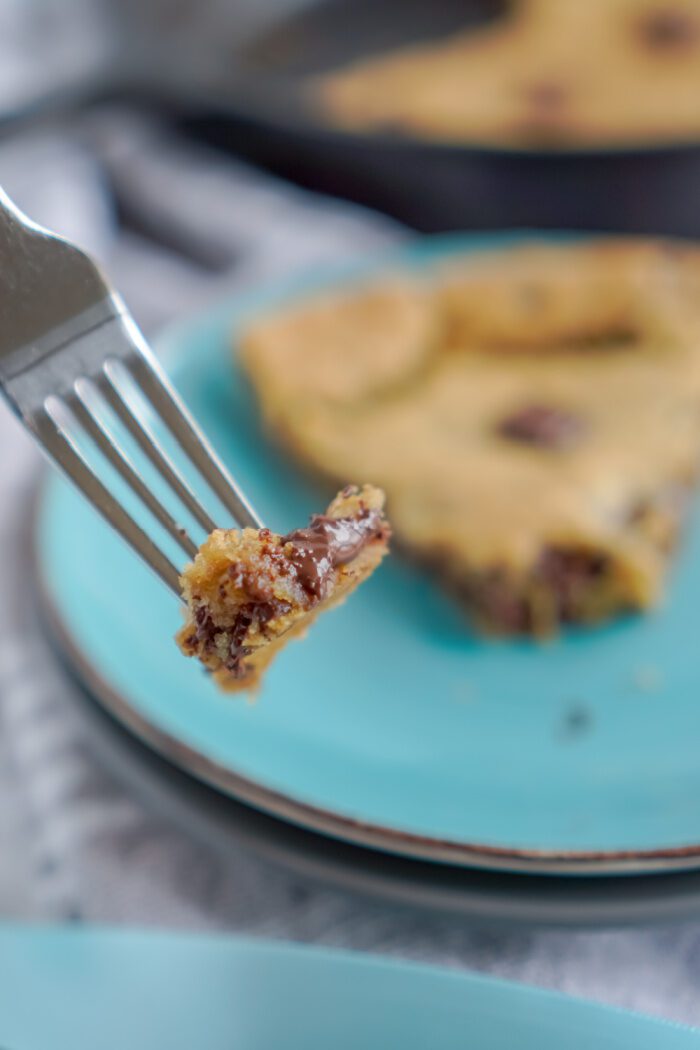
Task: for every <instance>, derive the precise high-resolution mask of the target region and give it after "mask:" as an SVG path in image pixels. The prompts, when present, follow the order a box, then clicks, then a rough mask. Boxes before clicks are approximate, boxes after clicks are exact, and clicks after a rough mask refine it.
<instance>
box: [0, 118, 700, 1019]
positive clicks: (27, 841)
mask: <svg viewBox="0 0 700 1050" xmlns="http://www.w3.org/2000/svg"><path fill="white" fill-rule="evenodd" d="M0 182H3V183H4V184H5V185H6V186H7V189H8V190H9V192H10V193H13V194H14V195H15V196H16V197H17V199H18V201H19V202H20V204H22V205H23V206H24V207H25V208H26V210H27V211H28V212H29V213H30V214H31V215H32V216H33V217H34V218H36V219H38V220H39V221H44V222H46V223H47V224H48V225H50V226H53V227H54V228H56V229H58V230H60V231H61V232H64V233H65V234H66V235H68V236H73V237H75V238H76V239H78V240H80V241H81V242H82V243H84V244H87V245H89V246H90V247H91V248H92V250H93V251H94V252H95V253H96V254H97V255H98V256H99V257H100V258H101V259H102V261H103V262H104V264H105V266H106V267H107V269H108V271H109V273H110V274H111V276H112V277H113V279H114V281H115V283H116V284H117V285H118V287H119V288H120V289H121V291H122V292H123V294H124V296H125V298H126V300H127V302H128V303H129V304H130V306H131V308H132V309H133V311H134V313H135V315H136V316H137V318H138V319H139V321H140V322H141V324H142V325H143V327H144V328H145V330H146V331H147V333H153V331H154V330H155V329H156V328H157V327H159V326H160V325H161V324H162V323H164V322H165V321H168V320H170V319H171V318H173V317H175V316H178V315H180V314H184V313H186V312H188V311H189V310H191V309H194V308H197V307H200V306H202V305H204V304H206V303H207V302H208V301H211V300H214V299H216V298H217V297H219V296H220V295H222V294H230V293H231V292H233V291H235V290H236V289H241V288H245V287H250V286H252V285H255V284H259V283H260V282H263V281H266V280H270V279H272V278H274V277H276V276H278V275H280V274H284V273H288V272H289V271H290V270H292V269H295V268H300V267H302V266H304V267H308V266H322V265H324V264H325V263H327V262H334V261H336V260H337V259H338V258H340V257H345V258H350V257H352V256H353V255H356V254H366V253H367V252H372V251H373V250H375V249H378V248H383V247H385V246H387V245H390V244H392V243H393V242H394V241H398V240H399V239H400V238H401V237H402V236H404V232H403V231H402V230H401V229H400V228H398V227H397V226H395V225H394V224H393V223H391V222H389V221H388V220H386V219H383V218H381V217H379V216H376V215H371V214H369V213H367V212H364V211H362V210H360V209H357V208H353V207H351V206H348V205H343V204H339V203H337V202H331V201H328V200H324V199H319V198H316V197H312V196H310V195H308V194H306V193H303V192H301V191H299V190H295V189H293V188H291V187H289V186H287V185H284V184H282V183H280V182H278V181H276V180H273V179H271V178H268V177H265V176H263V175H261V174H260V173H258V172H256V171H253V170H251V169H249V168H247V167H245V166H244V165H242V164H238V163H234V162H233V161H227V160H223V159H221V158H219V157H218V156H216V157H215V156H213V155H209V154H208V153H207V152H205V151H203V150H197V149H194V148H193V147H190V146H186V145H184V144H183V143H181V142H179V141H177V140H174V139H172V138H170V137H168V136H166V135H165V134H163V133H162V132H161V131H160V130H159V129H158V128H157V127H154V126H152V125H150V124H147V123H144V122H142V121H135V120H134V119H133V118H131V117H128V116H126V115H124V114H118V113H102V114H100V115H99V119H97V120H96V119H93V120H90V121H87V122H85V123H84V124H82V125H81V126H80V128H79V129H77V130H72V131H71V132H70V133H68V132H65V133H63V134H61V135H45V136H42V137H34V138H28V139H25V140H20V141H17V142H15V143H13V144H12V146H10V147H8V146H4V147H3V148H2V149H0ZM114 190H116V194H117V197H118V199H119V201H120V211H121V213H122V214H123V215H125V216H127V217H129V216H130V230H126V231H125V230H124V229H123V227H120V226H119V225H118V224H117V222H116V219H115V210H114V207H113V206H112V205H111V204H110V201H112V200H113V197H112V192H113V191H114ZM149 216H150V218H149ZM149 223H150V229H149ZM158 231H160V232H158ZM166 242H167V243H168V245H169V247H165V246H164V244H165V243H166ZM173 245H175V248H174V249H173ZM0 448H2V461H1V462H2V466H1V469H0V540H1V542H2V549H3V551H4V552H5V557H4V561H3V572H2V573H1V574H0V728H1V733H0V858H2V859H1V860H0V910H2V913H3V914H5V915H22V916H28V917H32V918H44V919H58V920H68V921H86V922H101V923H104V922H116V923H132V924H145V925H159V926H167V927H179V928H193V929H229V930H241V931H245V932H248V933H255V934H261V935H265V936H275V937H281V938H294V939H300V940H305V941H311V942H315V943H323V944H331V945H340V946H344V947H350V948H356V949H362V950H371V951H378V952H385V953H389V954H392V955H400V956H403V957H408V958H414V959H422V960H429V961H434V962H441V963H445V964H448V965H451V966H460V967H464V966H468V967H471V968H474V969H478V970H484V971H488V972H491V973H495V974H500V975H503V976H507V977H510V978H514V979H518V980H523V981H528V982H531V983H534V984H539V985H544V986H548V987H552V988H559V989H561V990H563V991H566V992H572V993H577V994H580V995H585V996H590V997H592V998H594V999H598V1000H601V1001H606V1002H609V1003H615V1004H618V1005H621V1006H627V1007H633V1008H637V1009H639V1010H643V1011H647V1012H649V1013H656V1014H659V1015H661V1016H665V1017H668V1018H672V1019H675V1020H678V1021H686V1022H690V1023H695V1024H700V994H699V991H698V985H699V982H700V924H697V923H693V924H688V925H686V926H685V927H678V926H676V927H669V928H661V927H658V928H652V929H639V930H623V931H614V930H608V931H598V932H572V931H566V930H540V931H524V930H522V929H515V930H513V931H512V932H511V931H508V930H505V931H504V930H502V929H500V930H498V931H491V932H488V931H486V932H485V931H483V930H481V931H476V930H474V929H470V928H469V927H467V926H466V925H464V924H462V923H459V922H457V921H450V920H448V919H445V918H442V919H439V918H428V917H426V915H425V914H421V915H419V914H412V913H410V912H405V911H404V912H398V911H390V910H386V911H382V910H381V909H379V908H378V907H377V906H376V905H375V906H373V905H370V904H368V903H363V902H362V901H361V900H360V899H359V898H356V897H353V896H352V895H350V894H344V893H341V892H340V891H338V890H330V889H327V888H323V887H319V886H317V885H313V884H306V883H305V882H304V881H303V880H302V879H301V878H300V876H298V875H290V874H289V873H286V872H285V871H283V870H282V869H276V868H274V867H271V866H270V865H269V864H266V863H264V862H263V861H261V859H260V858H259V857H258V856H256V855H254V854H252V853H248V852H247V851H246V850H244V849H242V850H241V851H240V853H239V854H237V855H235V856H225V855H223V854H221V853H220V852H219V851H217V850H215V849H213V848H208V847H206V846H204V845H202V842H201V840H200V838H199V837H198V836H196V835H195V834H194V833H193V832H191V831H189V830H188V829H186V828H184V827H181V826H177V825H175V824H173V823H172V822H171V821H170V820H169V819H168V818H167V817H166V816H165V815H164V814H163V813H161V812H159V811H158V808H157V807H155V806H149V805H147V804H145V803H144V802H143V801H142V800H141V799H140V797H139V796H138V794H137V793H136V792H135V791H133V790H131V789H130V787H129V785H128V784H126V783H123V782H121V781H120V780H119V778H118V777H116V776H115V775H114V773H113V772H111V771H110V770H109V769H107V768H105V767H104V764H103V762H102V760H101V758H100V754H99V752H97V751H96V750H95V749H94V748H93V746H92V745H91V736H90V733H89V732H88V730H87V727H86V724H85V717H84V714H85V712H84V711H83V710H81V707H80V706H79V705H76V703H75V700H74V689H75V687H74V686H73V685H72V683H71V682H70V680H69V679H68V678H67V676H66V674H65V672H64V670H63V668H62V667H61V665H60V663H59V661H58V660H57V658H56V655H55V654H54V652H53V651H52V650H51V648H50V647H49V645H48V644H47V642H46V640H45V638H44V635H43V633H42V631H41V629H40V626H39V623H38V621H37V614H36V608H35V605H34V603H33V601H32V597H31V593H30V580H31V569H30V561H29V549H28V548H29V545H28V524H27V522H28V517H27V511H28V503H29V501H30V499H31V492H32V486H33V481H34V477H35V473H36V469H37V463H38V456H37V454H36V452H35V450H34V448H33V447H32V446H31V444H30V442H29V440H28V439H27V437H26V436H25V435H24V433H23V432H22V430H21V429H20V427H19V425H18V424H17V423H16V422H15V420H14V419H13V418H12V417H11V416H10V415H9V413H6V412H4V411H0Z"/></svg>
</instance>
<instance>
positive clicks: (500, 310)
mask: <svg viewBox="0 0 700 1050" xmlns="http://www.w3.org/2000/svg"><path fill="white" fill-rule="evenodd" d="M699 277H700V252H698V251H697V250H695V249H692V248H683V247H678V246H674V245H670V244H664V243H661V242H658V243H657V242H651V241H643V240H639V241H637V240H634V239H626V240H625V239H600V240H587V241H579V242H570V243H567V244H558V245H553V244H546V243H542V244H540V243H537V242H534V243H532V244H529V245H526V246H520V247H514V248H511V249H509V250H503V251H499V252H492V253H481V254H478V255H471V256H469V257H468V258H467V259H465V260H464V262H463V263H462V264H456V265H453V266H451V267H450V268H448V269H447V270H444V271H438V272H434V273H433V274H432V275H429V276H428V277H426V278H424V279H423V281H422V282H420V281H418V279H414V280H413V281H412V282H409V281H407V283H406V285H405V287H404V289H403V293H404V294H403V296H398V292H397V289H398V279H397V278H393V279H391V280H388V281H386V282H382V281H381V280H378V281H376V282H375V283H374V284H370V285H369V286H367V287H365V288H356V289H354V290H350V291H348V292H347V293H346V295H345V296H344V297H343V296H339V295H337V294H336V295H334V296H331V297H328V296H325V297H319V298H318V299H317V300H312V301H309V302H306V303H304V304H302V305H300V306H297V307H294V308H289V309H287V310H286V311H283V312H281V313H279V314H278V315H276V316H274V317H271V318H263V319H261V320H260V321H258V322H257V323H254V324H252V325H251V327H250V329H249V331H248V332H247V333H246V334H245V336H244V338H243V340H242V344H241V347H240V354H241V360H242V363H243V367H244V368H245V369H246V371H247V372H248V375H249V376H250V378H251V380H252V382H253V385H254V387H255V389H256V391H257V394H258V397H259V399H260V404H261V408H262V412H263V416H264V418H265V420H266V421H267V423H268V425H269V426H270V429H271V430H272V432H273V433H274V434H275V436H276V437H277V439H278V440H279V442H280V444H281V445H282V447H283V448H284V449H285V450H286V451H288V452H289V453H291V454H292V455H294V456H295V457H296V458H297V459H298V460H299V461H300V462H301V463H303V464H305V465H307V466H309V467H311V468H312V469H314V470H315V471H317V472H318V473H319V474H321V475H323V476H325V477H326V478H329V479H333V480H337V479H339V478H344V477H350V476H362V475H364V476H372V477H373V478H375V479H376V480H377V483H378V484H379V485H381V486H382V488H383V489H384V490H385V491H386V493H387V497H388V501H389V509H390V513H391V518H392V522H393V524H394V527H395V530H396V534H397V538H398V540H399V542H400V543H401V545H402V546H403V547H404V548H406V549H407V550H409V551H410V552H411V553H412V554H413V555H414V556H415V557H416V558H417V559H419V560H420V561H422V562H424V563H426V564H428V565H430V566H432V567H433V568H434V570H435V572H436V573H438V574H439V575H440V576H441V577H442V578H443V579H444V580H445V581H446V582H447V583H448V584H449V586H450V587H451V588H452V589H453V590H454V591H456V592H457V593H458V594H459V595H460V597H461V598H462V600H463V601H464V602H465V604H466V606H467V608H468V609H469V610H470V611H471V612H472V614H473V615H474V617H475V618H476V620H477V621H478V622H479V623H481V624H483V625H485V626H486V627H488V628H489V629H495V630H498V631H501V632H527V633H536V634H546V633H550V632H552V631H553V630H555V629H556V627H557V625H558V624H560V623H564V622H595V621H598V620H602V619H605V618H608V617H610V616H613V615H616V614H619V613H620V612H622V611H623V610H626V609H643V608H646V607H647V606H649V605H651V604H652V603H653V602H654V601H656V599H657V598H658V596H659V594H660V592H661V588H662V583H663V579H664V574H665V570H666V568H667V565H668V562H669V553H670V550H671V548H672V546H673V543H674V540H675V538H676V534H677V532H678V529H679V526H680V524H681V521H682V518H683V514H684V508H685V504H686V500H687V495H688V492H689V490H690V488H691V486H692V484H693V481H694V479H695V476H696V471H697V464H698V455H699V453H700V295H698V292H699V291H700V283H699ZM382 297H388V299H390V300H391V301H392V302H393V303H394V305H395V307H396V308H397V309H398V310H400V309H401V307H400V306H398V304H399V302H404V303H406V304H408V303H409V302H410V303H411V305H410V306H409V307H408V309H409V310H410V311H411V316H412V317H413V316H414V311H415V306H416V303H417V304H418V312H417V313H416V314H415V317H418V318H420V323H419V324H418V323H417V322H416V320H415V318H414V320H413V321H412V322H411V326H406V327H404V326H402V325H401V324H397V325H396V327H395V328H394V327H393V326H385V327H384V328H383V329H382V334H381V338H375V339H374V340H373V342H372V353H371V354H367V353H365V352H364V348H363V340H364V338H365V335H366V332H367V327H368V324H370V326H371V323H370V322H369V321H368V318H369V317H371V316H372V314H373V312H374V309H375V304H376V302H377V299H378V298H379V299H382ZM365 302H366V303H367V304H368V311H369V312H368V315H365V313H364V309H363V304H364V303H365ZM408 327H413V328H414V331H415V336H416V340H418V342H417V343H416V342H415V341H412V340H410V339H408V338H407V331H408ZM340 329H342V335H341V334H340ZM374 334H375V336H377V332H375V333H374ZM419 337H420V338H419ZM421 340H422V342H421ZM353 348H356V350H357V352H356V353H355V351H354V349H353ZM409 348H410V349H409ZM307 355H308V356H307ZM320 360H322V361H323V365H322V367H320V368H319V367H318V364H319V361H320ZM304 361H306V362H307V364H308V367H307V366H306V365H305V364H304ZM311 362H313V364H311ZM300 376H301V377H303V381H300Z"/></svg>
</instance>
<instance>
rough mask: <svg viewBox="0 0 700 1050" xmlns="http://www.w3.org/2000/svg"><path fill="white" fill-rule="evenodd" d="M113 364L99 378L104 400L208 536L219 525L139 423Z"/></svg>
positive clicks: (98, 383)
mask: <svg viewBox="0 0 700 1050" xmlns="http://www.w3.org/2000/svg"><path fill="white" fill-rule="evenodd" d="M112 365H113V362H112V361H105V362H104V364H103V366H102V371H101V372H100V373H99V375H98V376H96V378H95V382H96V383H97V387H98V389H99V391H100V393H101V394H102V395H103V396H104V398H105V400H106V401H107V402H108V404H109V406H110V407H111V408H112V409H113V411H114V412H115V414H116V415H117V416H118V417H119V419H120V420H121V422H122V423H123V424H124V426H125V427H126V429H127V430H128V431H129V433H130V434H131V436H132V437H133V438H134V440H135V441H136V442H138V444H139V447H140V448H141V450H142V452H144V453H145V455H146V456H148V458H149V459H150V461H151V463H152V464H153V466H154V467H155V468H156V470H157V471H158V473H159V474H160V475H161V476H162V477H163V478H164V479H165V480H166V481H167V482H168V484H169V485H170V487H171V488H172V489H173V490H174V492H176V493H177V495H178V496H179V497H180V499H181V500H182V502H183V503H184V505H185V506H186V507H187V509H188V510H189V511H190V513H191V514H192V515H193V517H194V518H195V520H196V521H198V522H199V524H200V525H201V526H202V528H203V529H204V530H205V532H207V533H209V532H213V531H214V529H215V528H216V524H215V522H214V521H213V520H212V519H211V518H210V517H209V515H208V514H207V512H206V511H205V509H204V507H202V505H201V503H200V502H199V500H198V499H197V497H196V496H195V495H194V493H193V492H192V490H191V489H190V488H189V487H188V485H187V484H186V483H185V481H184V480H183V478H182V477H181V476H180V474H178V472H177V471H176V470H175V468H174V466H173V465H172V463H171V462H170V460H169V459H168V458H167V456H166V455H165V454H164V453H163V451H162V450H161V449H160V447H159V446H158V445H157V444H156V442H155V441H154V440H153V438H152V437H151V435H150V434H149V433H148V431H147V430H146V429H145V427H144V426H143V425H142V424H141V423H140V422H139V421H138V419H136V417H135V416H134V414H133V412H132V410H131V408H130V406H129V405H128V404H127V402H126V401H125V400H124V397H123V395H122V392H121V391H120V389H119V387H118V385H117V382H116V378H115V376H114V375H113V374H112Z"/></svg>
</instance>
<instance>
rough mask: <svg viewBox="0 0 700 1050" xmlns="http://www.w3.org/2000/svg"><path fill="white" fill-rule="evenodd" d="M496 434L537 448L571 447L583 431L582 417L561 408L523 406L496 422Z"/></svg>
mask: <svg viewBox="0 0 700 1050" xmlns="http://www.w3.org/2000/svg"><path fill="white" fill-rule="evenodd" d="M497 429H498V433H499V434H500V435H501V436H502V437H505V438H508V440H509V441H519V442H521V443H522V444H524V445H535V446H537V447H538V448H550V449H562V448H570V447H571V445H573V444H575V443H576V442H577V441H578V440H579V438H580V437H581V436H582V434H583V433H584V430H585V425H584V422H583V420H582V419H581V418H580V417H579V416H576V415H574V414H573V413H572V412H567V411H566V410H564V409H561V408H553V407H551V406H549V405H526V406H525V408H521V409H518V411H517V412H514V413H513V414H512V415H510V416H506V417H505V419H502V420H501V422H500V423H499V424H498V427H497Z"/></svg>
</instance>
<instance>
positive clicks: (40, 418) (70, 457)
mask: <svg viewBox="0 0 700 1050" xmlns="http://www.w3.org/2000/svg"><path fill="white" fill-rule="evenodd" d="M50 401H59V399H57V398H48V399H47V401H46V402H45V404H44V412H39V413H37V414H36V416H35V417H34V419H33V421H32V426H33V429H34V430H35V432H36V434H37V437H38V438H39V440H40V441H41V442H42V444H43V445H44V448H45V449H46V451H47V452H48V453H49V455H50V456H51V457H52V458H53V459H54V460H55V462H56V463H57V464H58V465H59V466H60V467H61V468H62V469H63V470H64V471H65V473H66V474H67V475H68V476H69V477H70V478H71V480H72V481H73V482H74V483H75V484H76V485H77V486H78V488H79V489H80V490H81V492H82V493H83V494H84V495H85V496H87V498H88V500H89V501H90V502H91V503H92V504H93V506H94V507H96V508H97V510H99V512H100V514H102V516H103V517H104V518H105V519H106V520H107V521H108V522H109V524H110V525H112V527H113V528H115V529H116V530H117V532H119V533H120V535H121V536H122V537H123V538H124V539H125V540H126V541H127V543H129V544H130V546H131V547H133V549H134V550H135V551H136V553H137V554H139V555H140V556H141V557H142V558H143V559H144V560H145V561H146V562H148V564H149V565H150V566H151V568H152V569H153V570H154V572H156V573H157V575H158V576H160V578H161V580H162V581H163V583H164V584H165V585H166V586H167V587H169V588H170V590H171V591H172V592H173V593H174V594H175V595H176V597H177V598H178V600H180V601H181V600H182V595H181V593H180V586H179V573H178V571H177V569H176V568H175V566H174V565H173V564H172V562H171V561H169V560H168V558H167V557H166V556H165V555H164V554H163V552H162V551H161V550H160V549H159V548H158V547H157V546H156V544H155V543H154V542H153V540H151V539H149V537H148V536H147V535H146V533H145V532H144V531H143V529H142V528H141V527H140V526H139V525H137V524H136V522H135V521H134V520H133V518H132V517H131V516H130V515H129V514H127V512H126V511H125V510H124V508H123V507H121V506H120V505H119V503H118V502H117V501H116V499H115V498H114V496H112V494H111V493H110V492H109V491H108V489H106V488H105V486H104V485H103V484H102V482H101V481H100V480H99V479H98V478H97V477H96V475H95V474H94V473H93V471H92V470H91V469H90V467H89V466H88V464H87V463H86V461H85V459H84V458H83V456H82V455H81V453H80V452H79V451H78V449H77V448H76V446H75V444H74V442H73V441H72V439H71V438H70V436H69V435H68V434H66V433H65V431H64V430H63V429H62V428H61V426H60V424H59V423H58V422H57V421H56V420H55V419H54V418H53V416H52V415H51V412H50V409H49V402H50ZM59 403H60V402H59Z"/></svg>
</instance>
